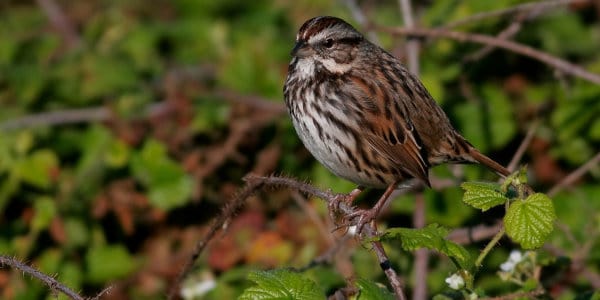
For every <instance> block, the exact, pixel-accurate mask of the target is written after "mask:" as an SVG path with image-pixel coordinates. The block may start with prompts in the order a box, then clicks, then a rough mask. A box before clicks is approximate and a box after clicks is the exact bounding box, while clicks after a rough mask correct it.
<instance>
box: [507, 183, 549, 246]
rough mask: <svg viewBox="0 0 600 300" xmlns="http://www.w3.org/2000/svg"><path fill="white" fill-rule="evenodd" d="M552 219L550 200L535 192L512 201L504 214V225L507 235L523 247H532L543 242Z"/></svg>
mask: <svg viewBox="0 0 600 300" xmlns="http://www.w3.org/2000/svg"><path fill="white" fill-rule="evenodd" d="M554 219H556V213H555V211H554V205H553V204H552V200H551V199H550V198H548V196H546V195H544V194H541V193H537V194H533V195H529V197H527V199H525V200H517V201H515V202H514V203H512V204H511V205H510V207H509V208H508V212H507V213H506V216H504V226H505V227H506V233H507V234H508V236H509V237H510V238H511V239H513V240H514V241H515V242H517V243H519V244H521V246H522V247H523V249H533V248H539V247H541V246H542V245H543V244H544V242H545V241H546V238H547V237H548V235H549V234H550V233H551V232H552V229H553V222H554Z"/></svg>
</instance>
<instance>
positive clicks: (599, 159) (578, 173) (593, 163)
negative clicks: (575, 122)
mask: <svg viewBox="0 0 600 300" xmlns="http://www.w3.org/2000/svg"><path fill="white" fill-rule="evenodd" d="M598 164H600V152H598V153H596V155H595V156H594V157H592V159H590V160H589V161H588V162H586V163H585V164H583V165H582V166H581V167H579V168H577V169H576V170H575V171H573V172H571V174H569V175H568V176H567V177H565V178H563V180H561V181H560V182H559V183H558V184H556V185H555V186H554V187H552V188H551V189H550V190H549V191H548V193H547V194H548V196H550V197H552V196H555V195H556V194H558V192H560V190H562V189H564V188H565V187H567V186H569V185H571V184H573V183H574V182H575V181H577V180H578V179H579V178H581V177H582V176H583V175H585V174H586V173H587V172H588V171H589V170H591V169H592V168H594V167H598Z"/></svg>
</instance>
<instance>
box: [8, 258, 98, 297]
mask: <svg viewBox="0 0 600 300" xmlns="http://www.w3.org/2000/svg"><path fill="white" fill-rule="evenodd" d="M0 266H9V267H11V268H13V269H17V270H19V271H21V272H23V273H25V274H29V276H31V277H33V278H36V279H38V280H39V281H41V282H43V283H44V284H45V285H46V286H48V288H50V290H52V291H59V292H61V293H63V294H65V295H66V296H67V297H69V298H71V299H74V300H84V299H87V298H86V297H83V296H81V295H79V294H78V293H76V292H74V291H73V290H71V289H70V288H68V287H66V286H65V285H64V284H62V283H60V282H59V281H58V280H56V279H54V278H53V277H51V276H48V275H46V274H44V273H42V272H40V271H39V270H37V269H36V268H34V267H31V266H28V265H26V264H24V263H22V262H20V261H18V260H17V259H15V258H13V257H9V256H6V255H0ZM109 290H110V287H108V288H106V289H104V290H102V291H101V292H100V293H98V294H97V295H96V296H95V297H94V298H92V299H100V297H101V296H103V295H105V294H106V293H108V291H109Z"/></svg>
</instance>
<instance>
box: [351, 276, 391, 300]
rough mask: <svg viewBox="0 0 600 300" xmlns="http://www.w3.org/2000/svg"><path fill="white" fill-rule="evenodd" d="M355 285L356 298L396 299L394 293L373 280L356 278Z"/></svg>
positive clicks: (364, 299)
mask: <svg viewBox="0 0 600 300" xmlns="http://www.w3.org/2000/svg"><path fill="white" fill-rule="evenodd" d="M356 286H357V287H358V289H359V294H358V297H357V299H358V300H371V299H373V300H376V299H377V300H379V299H383V300H385V299H389V300H392V299H396V297H395V296H394V294H392V293H391V292H390V291H388V290H387V289H386V288H385V287H384V286H380V285H378V284H377V283H375V282H372V281H369V280H366V279H363V278H360V279H358V280H356Z"/></svg>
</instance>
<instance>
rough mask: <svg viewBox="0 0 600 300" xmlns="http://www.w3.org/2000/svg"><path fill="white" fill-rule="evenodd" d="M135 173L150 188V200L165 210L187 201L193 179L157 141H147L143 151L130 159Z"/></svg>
mask: <svg viewBox="0 0 600 300" xmlns="http://www.w3.org/2000/svg"><path fill="white" fill-rule="evenodd" d="M130 166H131V169H132V171H133V174H134V176H135V177H136V178H137V179H138V180H139V181H140V182H141V183H142V184H143V185H144V186H145V187H146V188H148V190H149V191H148V194H149V200H150V203H152V204H153V205H155V206H156V207H159V208H161V209H164V210H170V209H173V208H176V207H180V206H182V205H184V204H185V203H187V201H188V200H189V199H190V196H191V194H192V190H193V186H194V182H193V180H192V178H191V176H189V175H188V174H186V173H185V172H184V170H183V168H182V167H181V166H180V165H179V164H178V163H176V162H175V161H173V160H171V158H169V156H168V155H167V150H166V149H165V146H164V145H163V144H161V143H160V142H158V141H156V140H148V141H147V142H146V143H145V144H144V147H143V148H142V150H141V151H139V152H137V153H135V154H134V155H133V157H132V159H131V164H130Z"/></svg>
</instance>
